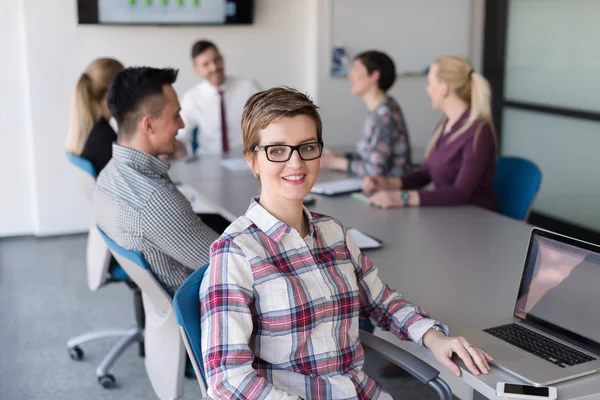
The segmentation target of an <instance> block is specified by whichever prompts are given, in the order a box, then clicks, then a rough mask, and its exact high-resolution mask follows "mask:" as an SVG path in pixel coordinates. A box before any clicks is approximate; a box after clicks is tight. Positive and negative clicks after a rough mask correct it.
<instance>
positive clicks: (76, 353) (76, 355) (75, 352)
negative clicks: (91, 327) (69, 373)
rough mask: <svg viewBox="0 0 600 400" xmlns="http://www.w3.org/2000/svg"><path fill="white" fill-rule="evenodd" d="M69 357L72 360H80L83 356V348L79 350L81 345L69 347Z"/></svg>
mask: <svg viewBox="0 0 600 400" xmlns="http://www.w3.org/2000/svg"><path fill="white" fill-rule="evenodd" d="M69 357H71V360H73V361H80V360H81V359H82V358H83V350H81V347H79V346H75V347H73V348H72V349H69Z"/></svg>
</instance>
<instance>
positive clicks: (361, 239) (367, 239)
mask: <svg viewBox="0 0 600 400" xmlns="http://www.w3.org/2000/svg"><path fill="white" fill-rule="evenodd" d="M348 233H349V234H350V236H352V240H354V243H356V245H357V246H358V248H359V249H361V250H368V249H378V248H380V247H381V246H382V244H381V242H378V241H377V240H375V239H373V238H372V237H371V236H369V235H366V234H364V233H362V232H361V231H359V230H358V229H356V228H348Z"/></svg>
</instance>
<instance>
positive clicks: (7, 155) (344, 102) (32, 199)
mask: <svg viewBox="0 0 600 400" xmlns="http://www.w3.org/2000/svg"><path fill="white" fill-rule="evenodd" d="M255 1H256V10H255V23H254V24H253V25H250V26H238V27H115V26H77V23H76V2H74V1H69V2H65V1H64V0H26V1H25V0H16V1H10V2H6V3H7V4H5V5H4V7H3V12H2V14H0V33H1V34H2V35H3V37H5V38H10V40H5V41H4V50H5V54H7V55H9V56H8V57H3V63H0V79H1V80H2V81H1V85H0V87H1V88H2V90H1V91H0V144H2V145H3V146H2V149H4V154H3V157H0V177H1V180H0V183H1V184H2V187H3V190H2V195H1V196H0V237H1V236H8V235H14V234H27V233H34V234H37V235H50V234H58V233H69V232H78V231H83V230H85V229H86V228H87V224H88V218H89V205H88V204H87V202H86V200H85V198H84V197H83V195H82V194H81V193H80V191H79V189H78V187H77V186H76V182H75V180H74V179H73V175H72V171H71V168H70V166H69V165H68V164H67V161H66V159H65V157H64V142H65V136H66V131H67V125H68V117H69V108H70V104H71V95H72V89H73V86H74V84H75V81H76V80H77V78H78V76H79V74H80V73H81V72H82V70H83V69H84V68H85V66H86V65H87V64H88V63H89V62H90V61H91V60H92V59H93V58H96V57H100V56H110V57H115V58H117V59H119V60H121V61H122V62H123V63H124V64H126V65H152V66H157V67H161V66H172V67H176V68H180V75H179V79H178V82H177V83H176V85H175V88H176V89H177V90H178V91H179V92H180V93H181V92H183V91H184V90H185V89H186V88H188V87H189V86H191V85H192V84H194V83H195V82H196V80H197V78H196V77H195V76H194V75H193V73H192V70H191V60H190V58H189V52H190V47H191V45H192V43H193V42H194V41H195V40H197V39H199V38H209V39H211V40H214V41H215V42H216V43H217V44H218V45H219V47H220V48H221V50H222V52H223V53H224V55H225V57H226V66H227V70H228V73H230V74H232V75H237V76H245V77H252V78H255V79H256V80H257V81H258V82H259V83H260V84H261V85H262V87H264V88H267V87H270V86H276V85H289V86H293V87H296V88H298V89H300V90H302V91H306V92H308V93H309V94H311V95H312V97H313V98H314V99H315V100H316V102H317V103H318V104H319V106H320V107H321V113H322V116H323V120H324V127H325V140H326V142H327V144H329V145H339V144H343V145H347V144H349V143H352V142H355V141H356V140H357V138H358V137H359V136H360V133H361V127H362V123H363V119H364V117H365V115H366V110H365V107H364V106H363V104H362V103H361V101H360V99H358V98H356V97H354V96H352V95H351V94H350V93H349V88H348V83H347V82H346V81H345V80H343V79H339V78H331V77H330V76H329V59H330V49H331V34H330V32H331V30H332V26H331V4H332V3H331V1H332V0H255ZM472 1H473V10H474V11H473V20H474V21H475V23H474V27H473V28H472V29H473V31H472V35H471V38H470V39H469V41H470V43H469V44H468V46H469V48H470V49H472V50H471V51H472V55H473V54H475V56H474V57H473V58H474V59H480V58H481V54H480V52H481V40H480V39H479V38H481V27H482V21H483V12H482V11H481V10H482V9H483V8H482V4H483V0H472ZM477 10H479V11H477ZM478 23H479V25H480V26H479V28H477V25H478ZM478 31H479V32H478ZM365 34H368V31H367V30H365ZM474 61H475V60H474ZM475 64H476V65H477V64H478V62H477V61H476V62H475ZM393 93H394V94H395V95H396V96H397V98H398V100H399V101H400V103H401V105H402V108H403V110H404V113H405V114H406V117H407V119H408V124H409V129H410V133H411V136H412V139H413V144H414V145H415V146H421V147H423V146H424V145H425V144H426V143H427V141H428V139H429V136H430V135H431V131H432V129H433V126H434V124H435V122H436V121H437V119H438V118H439V114H438V113H436V112H435V111H432V110H431V108H430V107H429V100H428V99H427V96H426V94H425V91H424V80H423V79H422V78H405V79H402V80H401V81H399V82H398V83H397V84H396V88H395V91H394V92H393Z"/></svg>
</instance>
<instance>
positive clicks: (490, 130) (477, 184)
mask: <svg viewBox="0 0 600 400" xmlns="http://www.w3.org/2000/svg"><path fill="white" fill-rule="evenodd" d="M427 93H428V94H429V97H430V98H431V104H432V107H433V108H434V109H436V110H440V111H443V112H444V114H445V116H444V117H443V118H442V120H441V121H440V123H439V124H438V126H437V128H436V130H435V133H434V135H433V138H432V139H431V141H430V142H429V145H428V146H427V150H426V151H425V162H424V163H423V164H422V165H421V166H420V167H419V168H417V169H416V170H413V171H411V172H409V173H407V174H404V175H402V177H400V178H381V177H376V176H368V177H366V178H365V179H364V181H363V190H364V191H365V192H366V193H372V192H374V191H376V193H375V194H373V195H372V196H370V197H369V203H370V204H372V205H375V206H378V207H385V208H387V207H402V206H414V207H416V206H454V205H460V204H474V205H476V206H480V207H484V208H487V209H490V210H495V209H496V200H495V198H494V194H493V192H492V185H493V180H494V171H495V159H496V152H497V148H498V145H497V139H496V132H495V129H494V123H493V121H492V116H491V106H490V98H491V93H490V86H489V83H488V82H487V80H486V79H485V78H484V77H483V76H482V75H480V74H479V73H477V72H474V71H473V67H472V65H471V63H470V62H469V61H468V60H467V59H465V58H463V57H459V56H454V55H446V56H441V57H438V58H437V59H436V60H435V62H434V63H433V64H431V68H430V69H429V74H428V75H427ZM430 183H433V185H434V188H433V190H423V188H424V187H425V186H427V185H428V184H430Z"/></svg>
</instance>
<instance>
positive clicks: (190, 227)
mask: <svg viewBox="0 0 600 400" xmlns="http://www.w3.org/2000/svg"><path fill="white" fill-rule="evenodd" d="M169 166H170V165H169V163H168V162H166V161H162V160H159V159H158V158H156V157H153V156H151V155H150V154H147V153H143V152H141V151H137V150H135V149H132V148H129V147H124V146H119V145H118V144H113V157H112V159H111V160H110V161H109V162H108V164H107V165H106V167H105V168H104V169H103V170H102V172H101V173H100V175H99V176H98V180H97V182H96V193H95V195H94V217H95V219H96V223H97V224H98V225H100V227H101V228H102V230H104V231H105V232H106V234H107V235H108V236H110V237H111V238H112V239H113V240H114V241H115V242H117V243H118V244H119V245H121V246H123V247H125V248H126V249H129V250H136V251H139V252H141V253H142V255H143V256H144V258H145V259H146V261H147V262H148V264H149V265H150V268H151V269H152V272H153V273H154V274H155V275H156V276H157V278H158V280H159V281H160V282H161V283H162V284H164V285H165V286H166V288H167V289H168V290H169V291H170V292H171V294H173V293H175V292H176V291H177V289H179V286H181V284H182V283H183V281H185V280H186V278H187V277H188V276H189V275H190V274H191V273H192V272H193V270H195V269H197V268H198V267H200V266H202V265H203V264H206V263H207V262H208V252H209V249H210V244H211V243H212V242H213V241H214V240H215V239H217V237H218V235H217V233H216V232H215V231H213V230H212V229H210V228H209V227H208V226H206V225H205V224H204V223H202V221H201V220H200V218H199V217H198V216H197V215H196V214H194V211H192V206H191V205H190V202H189V201H188V200H187V199H186V198H185V196H184V195H183V194H182V193H181V192H180V191H179V190H177V188H176V187H175V185H174V184H173V182H171V179H170V178H169V176H168V175H167V172H168V171H169Z"/></svg>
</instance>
